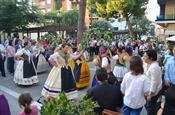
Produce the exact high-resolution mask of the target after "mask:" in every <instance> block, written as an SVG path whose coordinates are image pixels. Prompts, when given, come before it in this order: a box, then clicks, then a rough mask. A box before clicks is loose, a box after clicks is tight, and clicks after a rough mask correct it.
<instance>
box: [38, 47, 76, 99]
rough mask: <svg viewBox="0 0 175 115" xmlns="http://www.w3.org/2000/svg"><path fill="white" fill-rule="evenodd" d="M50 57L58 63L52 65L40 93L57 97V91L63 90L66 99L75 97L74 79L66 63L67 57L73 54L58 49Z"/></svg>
mask: <svg viewBox="0 0 175 115" xmlns="http://www.w3.org/2000/svg"><path fill="white" fill-rule="evenodd" d="M50 57H51V58H53V59H54V60H55V61H56V62H57V63H58V66H57V67H55V66H54V67H53V68H52V70H51V71H50V73H49V76H48V78H47V80H46V82H45V84H44V88H43V90H42V92H41V94H42V95H43V96H44V97H49V96H50V97H57V96H58V94H59V93H61V92H63V91H64V92H65V93H66V95H67V98H68V99H70V100H71V99H74V98H77V97H78V92H77V88H76V84H75V79H74V76H73V73H72V70H71V68H70V66H69V64H68V59H69V58H72V57H73V56H72V55H70V54H69V53H67V54H65V53H64V52H63V51H61V50H60V51H58V52H55V53H54V54H52V55H51V56H50Z"/></svg>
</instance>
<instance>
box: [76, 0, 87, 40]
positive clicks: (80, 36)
mask: <svg viewBox="0 0 175 115" xmlns="http://www.w3.org/2000/svg"><path fill="white" fill-rule="evenodd" d="M85 13H86V0H80V3H79V16H78V32H77V43H81V42H82V39H83V33H84V29H85V28H84V27H85Z"/></svg>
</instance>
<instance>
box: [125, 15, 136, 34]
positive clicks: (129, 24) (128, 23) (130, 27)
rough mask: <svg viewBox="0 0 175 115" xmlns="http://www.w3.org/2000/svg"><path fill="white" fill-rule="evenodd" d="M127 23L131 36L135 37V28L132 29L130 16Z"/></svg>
mask: <svg viewBox="0 0 175 115" xmlns="http://www.w3.org/2000/svg"><path fill="white" fill-rule="evenodd" d="M126 23H127V25H128V31H129V35H130V36H131V37H134V35H133V30H132V25H131V23H130V21H129V17H126Z"/></svg>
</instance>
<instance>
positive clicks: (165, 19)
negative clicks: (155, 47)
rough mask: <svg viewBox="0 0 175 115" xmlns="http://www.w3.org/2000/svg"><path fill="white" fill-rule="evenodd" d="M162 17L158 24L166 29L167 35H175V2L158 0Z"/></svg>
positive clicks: (159, 18)
mask: <svg viewBox="0 0 175 115" xmlns="http://www.w3.org/2000/svg"><path fill="white" fill-rule="evenodd" d="M158 4H159V6H160V15H159V16H158V17H157V20H156V23H157V24H159V25H160V26H162V27H163V28H164V29H165V35H167V36H170V35H175V0H158Z"/></svg>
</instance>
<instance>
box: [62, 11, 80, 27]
mask: <svg viewBox="0 0 175 115" xmlns="http://www.w3.org/2000/svg"><path fill="white" fill-rule="evenodd" d="M62 23H63V25H64V26H77V25H78V10H77V9H73V10H69V11H65V12H63V19H62Z"/></svg>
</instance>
